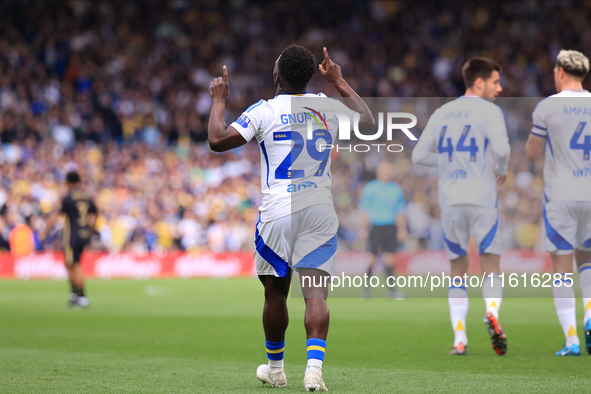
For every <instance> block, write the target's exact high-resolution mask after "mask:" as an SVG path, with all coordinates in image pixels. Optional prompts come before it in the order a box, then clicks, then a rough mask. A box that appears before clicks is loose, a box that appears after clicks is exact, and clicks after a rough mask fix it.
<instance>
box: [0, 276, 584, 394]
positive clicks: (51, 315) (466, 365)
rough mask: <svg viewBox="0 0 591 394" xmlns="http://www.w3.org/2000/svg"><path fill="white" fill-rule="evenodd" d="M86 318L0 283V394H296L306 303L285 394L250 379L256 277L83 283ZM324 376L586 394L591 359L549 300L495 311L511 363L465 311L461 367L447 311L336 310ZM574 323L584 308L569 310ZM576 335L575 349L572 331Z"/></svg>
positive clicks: (409, 307)
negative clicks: (571, 350)
mask: <svg viewBox="0 0 591 394" xmlns="http://www.w3.org/2000/svg"><path fill="white" fill-rule="evenodd" d="M87 290H88V293H89V298H90V301H91V306H90V308H89V309H87V310H70V309H68V308H67V307H66V299H67V292H68V290H67V285H66V283H64V282H53V281H29V282H22V281H14V280H6V281H0V393H229V392H238V393H270V392H272V390H276V391H278V392H280V393H297V392H303V391H304V388H303V384H302V379H303V373H304V368H305V365H306V352H305V339H306V338H305V332H304V328H303V311H304V305H303V304H304V303H303V300H302V299H295V298H293V299H292V298H290V299H289V305H290V313H291V321H290V327H289V329H288V331H287V338H286V351H285V356H286V372H287V378H288V387H287V388H285V389H271V388H269V386H268V385H266V386H263V385H262V384H261V383H260V382H259V381H258V380H257V379H256V376H255V370H256V367H257V366H258V365H259V364H261V363H265V362H266V356H265V351H264V335H263V330H262V325H261V309H262V300H263V293H262V286H261V285H260V284H259V283H258V281H257V280H256V279H220V280H181V279H176V280H164V279H161V280H150V281H124V280H113V281H98V280H93V281H89V282H88V285H87ZM329 304H330V308H331V327H330V332H329V337H328V345H327V353H326V359H325V366H324V379H325V382H326V384H327V386H328V388H329V391H330V392H336V393H366V392H367V393H392V392H405V393H406V392H434V391H437V392H450V393H458V392H487V393H488V392H526V393H527V392H538V393H540V392H589V390H590V387H591V373H590V371H591V356H586V355H583V356H581V357H569V358H561V357H556V356H554V352H556V351H557V350H559V349H560V348H561V347H562V345H563V336H562V331H561V329H560V326H559V324H558V321H557V318H556V314H555V312H554V306H553V302H552V300H551V299H505V300H504V302H503V305H502V308H501V322H502V323H503V324H504V325H505V329H506V332H507V335H508V339H509V350H508V353H507V354H506V355H505V356H503V357H499V356H497V355H496V354H495V353H494V352H493V350H492V349H491V348H490V343H489V338H488V334H487V332H486V329H485V328H484V325H483V324H482V322H481V319H482V316H483V314H484V305H483V301H482V300H481V299H471V300H470V312H469V315H468V321H467V329H468V337H469V339H470V344H469V346H468V355H467V356H465V357H452V356H448V355H447V353H448V351H449V349H450V346H451V344H452V332H451V327H450V323H449V315H448V306H447V300H446V299H409V300H406V301H403V302H396V301H391V300H386V299H372V300H369V301H362V300H360V299H333V300H329ZM577 308H578V310H577V312H578V317H579V320H581V316H582V305H581V301H580V300H577ZM578 330H579V337H580V338H581V340H582V341H584V338H583V333H582V326H581V325H579V327H578Z"/></svg>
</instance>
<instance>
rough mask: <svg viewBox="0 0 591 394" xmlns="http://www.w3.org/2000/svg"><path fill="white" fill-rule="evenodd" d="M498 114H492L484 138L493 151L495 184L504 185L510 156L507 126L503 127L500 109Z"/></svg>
mask: <svg viewBox="0 0 591 394" xmlns="http://www.w3.org/2000/svg"><path fill="white" fill-rule="evenodd" d="M497 108H498V110H499V113H498V114H493V117H492V118H491V120H490V122H489V123H488V125H487V128H486V136H487V138H488V140H489V141H490V145H491V148H492V150H493V153H494V156H495V161H496V162H497V164H496V165H495V169H494V171H495V174H496V175H497V184H499V185H502V184H504V183H505V179H506V177H507V169H508V168H509V157H510V156H511V145H509V136H508V134H507V126H506V125H505V117H504V115H503V111H502V110H501V108H499V107H497Z"/></svg>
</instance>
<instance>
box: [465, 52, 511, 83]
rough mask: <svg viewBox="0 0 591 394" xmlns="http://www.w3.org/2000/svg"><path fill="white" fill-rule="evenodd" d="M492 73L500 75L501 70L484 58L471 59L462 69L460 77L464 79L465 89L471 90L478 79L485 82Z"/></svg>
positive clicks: (495, 63)
mask: <svg viewBox="0 0 591 394" xmlns="http://www.w3.org/2000/svg"><path fill="white" fill-rule="evenodd" d="M493 71H498V72H499V73H500V72H501V71H503V69H502V68H501V66H500V65H499V64H498V63H497V62H494V61H492V60H490V59H487V58H485V57H473V58H472V59H470V60H468V61H467V62H466V63H464V66H463V67H462V76H463V77H464V83H465V84H466V89H468V88H471V87H472V85H474V82H476V80H477V79H478V78H482V79H485V80H486V79H488V78H490V76H491V74H492V73H493Z"/></svg>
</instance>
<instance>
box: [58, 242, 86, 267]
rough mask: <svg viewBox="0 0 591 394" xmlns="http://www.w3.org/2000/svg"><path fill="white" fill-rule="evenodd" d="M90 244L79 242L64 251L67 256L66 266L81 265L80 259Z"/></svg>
mask: <svg viewBox="0 0 591 394" xmlns="http://www.w3.org/2000/svg"><path fill="white" fill-rule="evenodd" d="M87 244H88V242H79V243H76V244H74V245H70V246H67V247H66V248H65V250H64V252H65V254H66V259H65V261H66V265H67V266H68V267H69V266H72V265H75V264H80V257H82V252H83V251H84V247H85V246H86V245H87Z"/></svg>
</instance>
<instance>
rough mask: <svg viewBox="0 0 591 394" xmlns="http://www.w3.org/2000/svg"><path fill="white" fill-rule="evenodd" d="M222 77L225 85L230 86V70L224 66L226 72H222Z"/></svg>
mask: <svg viewBox="0 0 591 394" xmlns="http://www.w3.org/2000/svg"><path fill="white" fill-rule="evenodd" d="M222 76H223V79H224V83H226V84H228V68H227V67H226V66H224V70H223V72H222Z"/></svg>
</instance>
